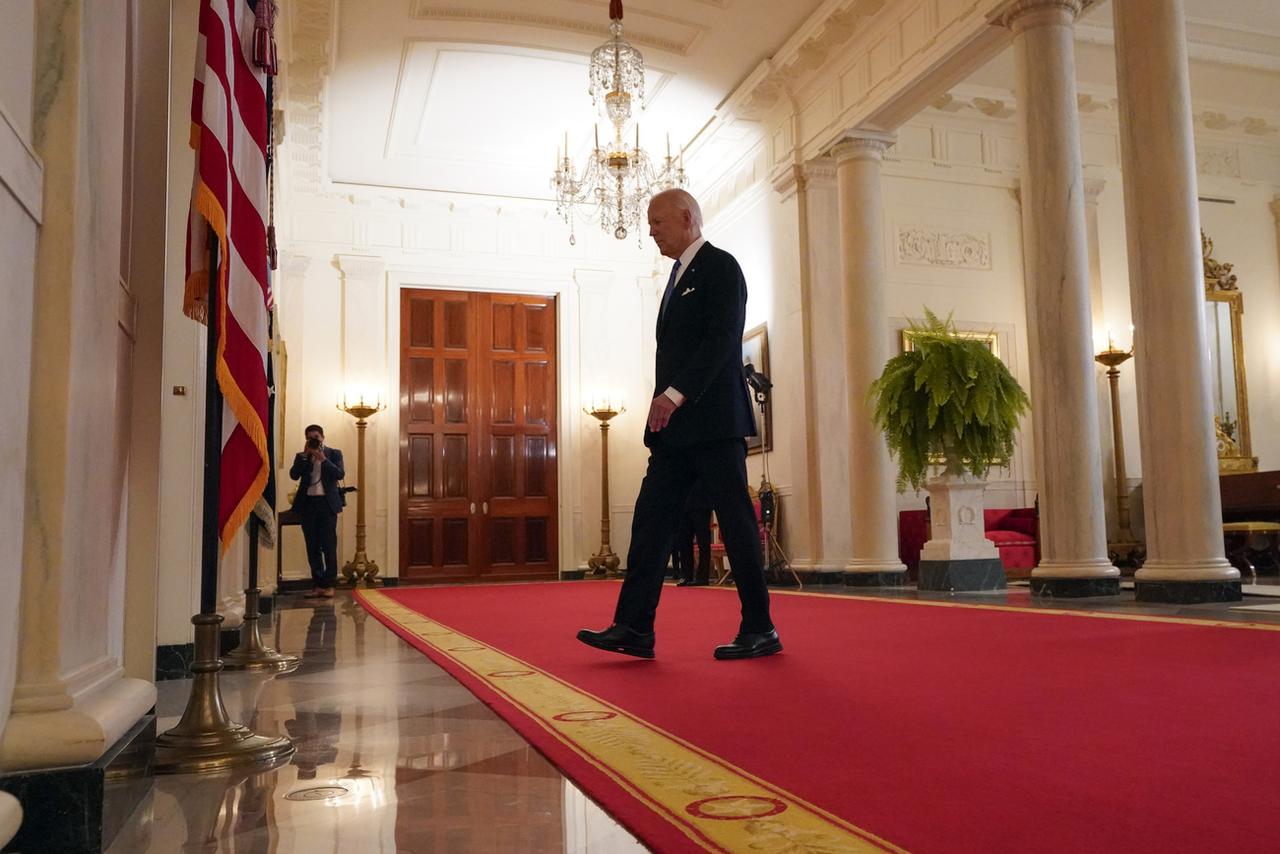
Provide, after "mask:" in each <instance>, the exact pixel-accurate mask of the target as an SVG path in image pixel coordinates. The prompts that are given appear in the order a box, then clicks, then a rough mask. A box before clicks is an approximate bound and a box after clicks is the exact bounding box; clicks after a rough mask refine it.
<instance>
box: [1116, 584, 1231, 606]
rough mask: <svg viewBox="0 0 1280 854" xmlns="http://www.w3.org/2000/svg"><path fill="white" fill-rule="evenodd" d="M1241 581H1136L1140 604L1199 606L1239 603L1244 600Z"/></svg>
mask: <svg viewBox="0 0 1280 854" xmlns="http://www.w3.org/2000/svg"><path fill="white" fill-rule="evenodd" d="M1240 587H1241V583H1240V582H1239V581H1141V580H1139V581H1136V582H1135V583H1134V594H1135V598H1136V599H1137V600H1138V601H1139V602H1170V603H1173V604H1176V605H1199V604H1201V603H1204V602H1239V601H1240V600H1241V599H1243V598H1244V594H1243V592H1242V591H1241V589H1240Z"/></svg>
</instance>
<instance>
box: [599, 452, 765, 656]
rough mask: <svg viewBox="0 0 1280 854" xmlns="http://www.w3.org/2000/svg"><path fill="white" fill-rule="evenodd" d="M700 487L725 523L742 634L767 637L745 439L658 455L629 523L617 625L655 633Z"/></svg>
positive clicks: (761, 563)
mask: <svg viewBox="0 0 1280 854" xmlns="http://www.w3.org/2000/svg"><path fill="white" fill-rule="evenodd" d="M700 478H701V479H702V480H703V481H704V486H705V487H706V491H707V496H708V497H709V498H710V499H711V506H712V507H713V508H715V512H716V518H717V519H718V520H719V521H720V536H721V539H722V540H723V541H724V548H725V554H726V555H727V556H728V558H729V563H730V564H731V565H732V566H733V579H734V582H735V583H736V584H737V588H738V599H739V600H740V601H741V604H742V623H741V626H740V628H739V631H742V632H766V631H769V630H770V629H772V628H773V622H772V621H771V620H770V618H769V590H768V588H767V587H766V586H765V581H764V561H763V556H762V554H761V551H760V533H759V527H758V526H757V524H756V514H755V510H754V509H752V507H751V496H750V495H749V494H748V493H747V447H746V443H745V442H743V441H742V440H741V439H721V440H717V441H713V442H703V443H701V444H698V445H692V446H689V447H687V448H665V447H661V446H658V447H655V448H653V449H652V451H651V453H650V455H649V469H648V471H646V472H645V476H644V481H643V482H642V483H641V484H640V497H639V498H637V499H636V510H635V516H634V517H632V523H631V549H630V550H629V551H628V552H627V564H626V566H627V577H626V580H625V581H624V582H623V583H622V591H621V592H620V593H619V594H618V607H617V609H616V610H615V611H614V616H613V621H614V622H615V623H622V624H624V625H627V626H630V627H631V628H632V629H635V630H636V631H638V632H651V631H653V618H654V615H655V614H656V613H657V611H658V597H659V595H661V593H662V580H663V576H664V575H665V574H666V570H667V558H668V557H669V556H670V554H671V549H672V546H673V544H674V543H675V538H676V528H677V527H678V526H679V524H680V517H681V516H682V515H683V514H684V509H685V502H686V500H687V499H688V497H689V491H690V490H691V489H692V488H693V484H694V483H695V482H696V481H697V480H699V479H700Z"/></svg>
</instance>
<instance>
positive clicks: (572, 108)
mask: <svg viewBox="0 0 1280 854" xmlns="http://www.w3.org/2000/svg"><path fill="white" fill-rule="evenodd" d="M893 2H904V3H906V2H912V0H634V2H633V0H626V2H625V19H624V24H625V35H626V37H627V39H628V40H629V41H631V42H632V44H634V45H635V46H636V47H637V48H639V49H640V50H641V51H642V52H643V54H644V56H645V60H646V64H647V68H648V74H647V83H648V95H649V98H648V108H647V109H646V110H644V111H643V112H641V113H640V114H639V118H640V126H641V130H642V142H643V144H644V146H645V148H646V149H648V150H649V151H650V153H651V154H658V155H660V154H662V153H663V150H664V147H665V140H666V138H667V136H668V135H669V136H670V139H671V142H672V146H673V148H676V149H678V148H679V147H680V146H681V144H684V143H688V142H689V141H690V140H693V139H694V138H695V137H697V136H698V134H699V131H700V130H701V129H703V128H704V127H705V126H706V125H707V123H708V122H709V121H710V120H711V119H712V118H713V116H715V115H716V112H717V108H718V107H721V106H722V105H723V104H724V102H725V101H726V99H728V98H729V96H730V95H731V94H732V93H733V92H734V90H735V88H737V87H738V85H739V84H740V83H742V82H743V80H744V79H746V78H747V77H748V76H750V75H751V74H752V72H753V70H755V69H757V68H758V67H759V66H760V64H761V61H762V60H765V59H767V58H769V57H771V56H773V55H775V54H776V53H777V52H778V50H779V48H780V47H781V46H782V45H783V44H784V43H786V42H787V41H788V39H789V38H790V37H791V36H792V35H793V34H795V33H796V31H797V30H798V29H799V28H801V27H802V26H803V25H805V23H806V21H808V20H809V19H810V18H811V16H815V15H816V16H819V17H823V18H825V17H827V16H829V15H831V14H832V13H833V12H837V11H838V10H846V11H850V10H852V11H857V12H858V13H859V14H861V15H870V14H873V13H874V12H875V11H876V10H878V9H880V8H882V7H883V6H884V5H885V4H886V3H893ZM926 2H927V0H926ZM1184 3H1185V8H1186V11H1187V19H1188V36H1189V51H1190V54H1191V56H1192V58H1193V60H1194V61H1196V62H1197V63H1198V64H1199V65H1200V66H1201V68H1202V69H1208V70H1207V71H1204V70H1202V71H1200V72H1198V73H1197V72H1196V70H1195V69H1193V86H1199V87H1201V88H1205V87H1208V88H1211V89H1213V90H1215V91H1216V90H1222V94H1223V95H1224V96H1227V97H1223V98H1216V99H1215V100H1224V101H1232V100H1241V99H1243V100H1248V101H1254V102H1257V103H1258V106H1260V107H1265V108H1267V109H1274V110H1277V111H1280V2H1277V0H1184ZM608 7H609V3H608V0H296V1H295V2H293V3H290V4H288V5H286V6H285V10H286V15H289V14H293V15H295V16H296V19H295V20H294V21H292V24H291V33H292V44H291V45H290V49H291V52H292V54H293V56H294V57H295V58H297V57H303V58H304V61H303V62H301V63H291V64H290V65H289V69H290V75H291V77H290V79H289V80H288V81H286V86H288V87H289V100H288V101H287V103H288V104H289V108H290V109H291V110H293V111H294V113H295V117H294V121H295V122H297V125H298V126H299V127H304V131H303V136H304V137H305V138H307V139H308V140H311V139H313V138H314V141H312V142H309V143H308V144H309V145H312V146H313V148H312V150H313V151H315V152H316V156H312V155H310V154H302V155H299V159H300V160H301V161H302V164H301V166H302V171H301V172H300V173H299V174H300V175H301V174H303V173H310V174H313V175H314V176H315V177H314V179H312V180H318V179H319V173H320V172H321V171H323V172H324V173H325V176H326V177H327V178H328V179H329V180H331V181H333V182H336V183H337V184H339V185H342V184H354V185H372V186H382V187H388V188H404V189H425V190H438V191H448V192H461V193H475V194H486V195H494V196H501V197H516V198H534V199H547V198H549V196H550V191H549V187H548V181H549V178H550V175H551V173H552V171H553V169H554V163H555V156H556V152H557V150H558V149H560V148H561V147H563V146H564V144H565V141H566V135H567V142H568V147H569V150H570V153H571V154H572V155H573V156H574V157H575V160H576V162H577V163H578V164H581V163H582V162H583V160H584V156H585V154H586V153H587V151H588V150H589V149H590V147H591V144H592V133H593V126H594V125H596V124H599V125H600V133H601V135H602V136H603V135H605V134H607V133H608V132H609V125H608V123H607V122H606V121H605V120H603V119H602V118H601V117H600V116H599V114H598V113H597V111H596V110H595V108H593V106H592V105H591V102H590V98H589V96H588V94H587V58H588V56H589V55H590V53H591V51H592V50H593V49H594V48H595V47H597V46H598V45H600V44H601V43H603V42H604V41H606V40H607V39H608V35H609V34H608V23H609V21H608ZM845 17H846V18H847V19H848V24H847V26H848V27H853V28H855V29H856V28H857V27H859V26H862V23H861V21H862V20H863V19H862V18H860V17H857V16H856V15H850V14H846V15H845ZM1110 20H1111V10H1110V3H1109V2H1105V0H1103V2H1098V3H1095V4H1093V6H1092V8H1091V9H1090V11H1089V12H1088V13H1087V14H1086V15H1085V17H1084V18H1083V19H1082V21H1081V22H1080V24H1079V27H1078V36H1079V39H1080V42H1081V45H1082V48H1083V49H1082V50H1081V52H1080V57H1081V71H1080V73H1081V78H1082V82H1087V81H1088V80H1090V79H1096V81H1097V82H1098V83H1099V84H1100V85H1105V84H1106V83H1107V79H1108V77H1111V78H1113V77H1114V65H1113V64H1111V66H1110V68H1107V67H1103V66H1106V65H1107V64H1108V63H1109V62H1110V54H1111V51H1109V50H1106V49H1105V48H1104V47H1103V46H1104V45H1107V44H1109V42H1110V40H1111V39H1112V34H1111V27H1110ZM1091 44H1092V46H1093V50H1092V51H1091V50H1089V49H1087V48H1089V47H1090V45H1091ZM307 57H310V59H307ZM1093 65H1098V66H1099V67H1097V68H1095V67H1092V66H1093ZM1246 80H1251V81H1255V83H1252V84H1246V83H1243V82H1241V81H1246ZM1256 81H1261V82H1260V83H1257V82H1256ZM1269 81H1270V83H1269ZM974 82H975V83H978V84H981V85H984V86H992V87H1008V88H1010V89H1011V88H1012V85H1013V80H1012V62H1011V61H1010V58H1009V56H1008V51H1006V52H1005V54H1003V55H1001V56H999V57H996V58H995V59H993V61H992V62H991V63H989V64H988V66H987V67H985V68H983V69H982V70H981V71H979V72H978V73H977V74H976V75H975V80H974ZM1270 84H1275V85H1270ZM1203 94H1204V93H1202V92H1197V97H1201V96H1203ZM299 104H301V105H302V107H301V113H302V114H303V116H302V119H301V120H299V119H298V117H297V115H296V113H298V112H299V106H298V105H299ZM291 126H293V125H291ZM756 138H757V135H756V133H755V132H754V131H753V129H752V126H751V123H750V122H745V123H744V122H737V123H736V124H734V123H730V124H729V125H728V126H726V125H724V124H721V125H719V126H718V127H717V129H716V133H715V140H714V144H715V145H717V146H720V148H716V149H714V152H713V153H714V155H715V156H714V157H713V158H712V159H720V160H726V161H728V160H732V159H734V158H736V157H737V156H739V155H740V154H742V153H744V152H745V151H746V150H748V149H749V148H750V146H751V145H752V144H753V143H754V140H755V139H756ZM321 139H322V140H323V144H322V146H321V144H320V140H321ZM321 148H323V156H322V157H321V156H319V151H320V149H321ZM703 148H704V149H707V150H704V151H703V152H701V156H700V162H699V167H700V168H702V169H703V171H706V170H707V169H708V168H710V167H709V165H708V163H707V160H706V158H707V156H708V154H707V151H709V150H712V149H708V148H707V146H705V145H704V146H703ZM721 149H723V150H721ZM727 165H728V164H727V163H726V166H727ZM304 177H305V176H304ZM692 177H693V178H694V180H695V183H696V182H698V181H699V176H698V175H694V176H692ZM707 177H708V176H702V178H703V179H706V178H707Z"/></svg>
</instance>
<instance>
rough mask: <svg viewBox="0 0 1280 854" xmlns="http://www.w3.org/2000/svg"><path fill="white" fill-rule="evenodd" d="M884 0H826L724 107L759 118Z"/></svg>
mask: <svg viewBox="0 0 1280 854" xmlns="http://www.w3.org/2000/svg"><path fill="white" fill-rule="evenodd" d="M885 2H886V0H829V2H828V3H826V4H825V5H824V6H822V7H821V8H820V9H819V10H818V12H817V13H816V14H814V15H813V17H811V18H810V19H809V20H808V21H807V22H806V23H805V24H804V26H802V27H801V28H800V29H799V30H797V31H796V33H795V35H793V36H792V37H791V38H790V39H788V40H787V42H786V44H784V45H783V46H782V48H781V49H779V51H778V52H777V54H775V55H774V56H773V57H772V58H770V59H767V60H765V61H764V62H761V63H760V64H759V65H758V66H756V69H755V70H754V71H752V72H751V74H750V75H748V77H747V79H746V80H744V81H743V83H742V84H741V85H740V86H739V87H738V88H737V89H736V90H735V91H734V93H733V95H732V96H730V99H729V101H728V102H727V103H726V108H727V109H728V110H729V111H731V112H732V113H733V114H734V115H735V116H737V117H738V118H741V119H747V120H749V121H759V120H761V119H762V118H763V117H764V115H765V113H767V112H768V111H769V110H770V109H772V108H773V107H774V106H775V105H777V104H778V103H779V101H780V99H781V97H782V96H783V95H784V94H788V93H791V92H794V91H795V89H796V88H797V87H798V86H799V85H801V84H802V83H803V82H804V81H805V80H806V78H808V77H809V76H811V75H812V74H813V73H814V72H816V71H818V70H819V69H820V68H822V67H823V66H824V65H825V64H826V63H827V60H828V59H830V58H831V57H832V55H833V53H834V52H835V51H836V49H837V48H840V47H843V46H845V45H846V44H848V43H849V42H850V41H851V40H852V39H853V38H854V36H855V35H856V34H857V33H858V32H859V30H860V28H861V25H862V24H863V23H864V22H865V21H866V19H868V18H870V17H871V16H873V15H875V14H876V13H877V12H879V11H880V10H881V9H882V8H883V7H884V5H885Z"/></svg>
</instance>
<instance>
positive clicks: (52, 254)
mask: <svg viewBox="0 0 1280 854" xmlns="http://www.w3.org/2000/svg"><path fill="white" fill-rule="evenodd" d="M37 13H38V23H39V26H38V28H37V34H36V72H35V81H36V84H35V97H34V104H35V108H36V109H35V111H34V116H33V119H34V120H33V133H32V141H33V143H34V146H35V149H36V153H37V154H38V155H39V156H40V158H41V160H42V161H43V166H44V189H43V195H44V200H45V204H44V208H43V220H42V223H41V228H40V232H39V236H38V243H37V245H36V255H35V291H34V294H35V299H34V304H33V309H32V320H31V324H32V327H31V342H32V346H31V352H30V353H29V354H28V360H27V361H26V364H28V365H30V370H31V383H30V406H29V408H28V409H29V411H28V412H27V418H28V422H27V442H26V449H25V454H26V456H25V460H26V483H25V490H24V500H25V504H24V506H25V508H26V511H25V517H24V519H23V536H22V545H21V549H22V550H21V554H20V555H17V554H13V553H10V554H9V558H10V559H11V560H18V561H20V562H21V568H22V583H21V604H20V611H19V618H18V620H19V622H18V638H19V651H18V668H17V680H16V685H15V687H14V691H13V704H12V709H11V712H12V714H11V716H10V717H9V719H8V721H7V723H6V724H5V728H4V732H3V736H2V737H0V769H3V770H6V771H12V770H25V769H35V768H49V767H54V766H64V765H79V764H83V763H87V762H92V761H93V760H95V759H97V758H98V757H100V756H101V755H102V754H103V753H104V752H105V751H106V750H107V749H108V748H109V747H111V746H112V744H114V743H115V742H116V741H118V740H119V739H120V738H121V737H122V736H124V735H125V734H126V733H128V732H129V731H130V729H131V728H133V726H134V725H135V724H136V723H137V722H138V721H139V720H140V719H141V718H142V717H143V716H144V715H145V714H146V713H147V711H148V710H149V709H150V708H151V707H152V706H154V705H155V698H156V691H155V686H154V685H153V684H151V683H150V682H148V681H144V680H141V679H131V678H125V677H124V671H123V668H122V667H121V662H120V658H119V650H120V648H121V646H122V644H123V626H122V624H121V622H120V618H121V615H120V614H119V612H118V610H115V609H118V608H119V607H120V603H121V602H122V601H123V594H124V590H123V584H124V579H123V575H121V576H119V577H115V576H114V574H113V572H112V569H113V565H112V560H111V556H112V546H113V545H114V544H115V543H116V542H117V540H116V538H117V537H118V536H119V533H120V532H119V528H118V521H119V520H118V519H117V518H113V514H111V513H110V512H105V513H104V512H103V508H104V507H108V506H110V504H109V502H110V501H111V500H113V497H115V496H118V495H119V490H120V487H121V480H122V476H121V475H120V474H118V473H117V471H113V467H112V466H111V465H110V464H104V463H103V462H102V460H101V457H102V455H103V454H104V453H105V454H108V455H110V454H111V453H112V451H111V449H112V448H113V447H115V445H114V443H115V442H116V441H117V439H118V438H119V433H118V432H117V431H118V430H119V424H120V421H121V420H122V419H121V418H120V416H121V415H122V414H127V410H126V409H124V407H127V405H128V403H127V401H128V400H129V397H128V390H127V389H122V388H120V387H119V383H120V378H119V373H118V368H117V365H118V359H119V358H120V349H119V348H120V347H121V343H120V334H121V333H120V327H119V315H118V313H117V311H118V306H119V300H120V293H119V292H120V290H121V286H120V282H119V279H118V274H119V270H120V255H119V251H120V245H121V237H120V211H121V202H120V175H121V155H120V154H119V151H118V149H113V147H112V146H113V145H119V144H120V143H119V142H118V141H119V140H122V139H123V132H122V128H123V116H122V115H121V104H122V103H123V98H122V91H123V85H122V84H123V77H124V66H123V63H124V55H125V50H124V47H125V42H124V39H123V36H122V34H123V28H122V25H120V22H119V20H118V19H115V20H113V19H112V18H111V15H110V13H108V12H103V10H102V9H101V8H98V7H94V6H92V5H90V4H86V3H83V2H75V3H64V4H41V5H40V7H39V8H38V9H37ZM116 25H120V27H121V28H120V29H116ZM95 37H96V38H97V39H98V43H96V44H95V43H94V42H93V40H94V39H95ZM90 44H93V49H92V50H90V48H89V45H90ZM113 75H114V77H113ZM112 121H115V122H116V124H114V125H113V124H111V122H112ZM95 157H97V158H99V159H97V160H95V159H94V158H95ZM91 164H92V168H91ZM107 176H112V177H111V178H108V177H107ZM15 300H16V296H15ZM6 545H10V544H9V543H6ZM14 545H15V546H16V544H14ZM8 595H10V596H12V595H15V594H14V591H9V593H8Z"/></svg>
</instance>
